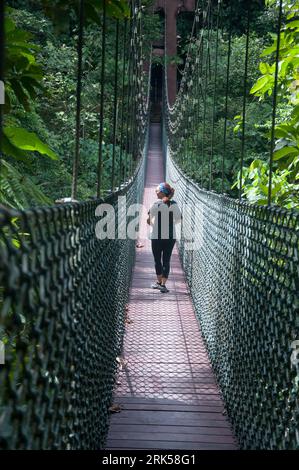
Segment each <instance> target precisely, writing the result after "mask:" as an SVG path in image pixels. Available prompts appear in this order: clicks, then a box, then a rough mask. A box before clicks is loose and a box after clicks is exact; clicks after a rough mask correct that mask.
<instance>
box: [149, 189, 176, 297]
mask: <svg viewBox="0 0 299 470" xmlns="http://www.w3.org/2000/svg"><path fill="white" fill-rule="evenodd" d="M156 194H157V198H158V200H157V201H156V202H155V203H154V204H153V205H152V207H151V208H150V210H149V212H148V215H149V217H148V219H147V223H148V224H149V225H151V226H152V233H151V237H150V238H151V242H152V252H153V255H154V260H155V270H156V275H157V281H156V282H155V283H153V284H152V288H153V289H159V290H160V292H162V293H166V292H169V291H168V289H167V287H166V282H167V279H168V276H169V270H170V258H171V254H172V250H173V247H174V245H175V242H176V230H175V225H176V224H177V223H179V222H180V221H181V218H182V216H181V212H180V209H179V208H178V205H177V203H176V202H175V201H173V200H172V197H173V195H174V189H173V188H172V187H171V186H170V185H169V184H168V183H165V182H164V183H160V184H159V185H158V186H157V188H156Z"/></svg>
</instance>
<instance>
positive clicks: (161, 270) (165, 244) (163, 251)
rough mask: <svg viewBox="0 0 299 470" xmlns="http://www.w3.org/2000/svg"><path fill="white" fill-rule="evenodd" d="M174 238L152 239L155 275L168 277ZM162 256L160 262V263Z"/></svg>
mask: <svg viewBox="0 0 299 470" xmlns="http://www.w3.org/2000/svg"><path fill="white" fill-rule="evenodd" d="M174 244H175V240H169V239H167V240H166V239H165V240H152V251H153V255H154V259H155V269H156V274H157V276H161V275H162V276H163V277H165V278H168V275H169V270H170V258H171V253H172V250H173V247H174ZM161 256H162V263H161Z"/></svg>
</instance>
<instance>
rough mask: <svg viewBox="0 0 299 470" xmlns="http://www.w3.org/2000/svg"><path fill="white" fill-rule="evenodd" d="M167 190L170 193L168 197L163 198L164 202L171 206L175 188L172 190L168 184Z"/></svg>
mask: <svg viewBox="0 0 299 470" xmlns="http://www.w3.org/2000/svg"><path fill="white" fill-rule="evenodd" d="M166 184H167V183H166ZM167 189H168V191H169V194H167V196H164V197H163V198H162V201H163V202H164V203H165V204H169V203H170V199H171V198H172V197H173V195H174V188H172V187H171V186H169V185H168V184H167Z"/></svg>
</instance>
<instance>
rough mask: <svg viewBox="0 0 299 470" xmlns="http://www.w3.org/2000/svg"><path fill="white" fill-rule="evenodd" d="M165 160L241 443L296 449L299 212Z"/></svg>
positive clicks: (194, 290)
mask: <svg viewBox="0 0 299 470" xmlns="http://www.w3.org/2000/svg"><path fill="white" fill-rule="evenodd" d="M166 167H167V181H169V182H170V184H172V185H173V186H174V187H175V188H176V200H177V202H178V203H179V205H180V206H181V207H182V213H183V227H182V231H183V235H182V238H181V241H180V244H179V248H180V255H181V259H182V262H183V265H184V268H185V272H186V277H187V280H188V283H189V286H190V290H191V294H192V298H193V302H194V306H195V309H196V313H197V316H198V319H199V322H200V325H201V329H202V333H203V336H204V338H205V341H206V344H207V347H208V351H209V355H210V358H211V361H212V364H213V367H214V370H215V372H216V376H217V379H218V382H219V385H220V388H221V391H222V393H223V397H224V400H225V404H226V408H227V412H228V415H229V417H230V419H231V421H232V424H233V426H234V430H235V432H236V435H237V437H238V438H239V442H240V445H241V447H242V448H247V449H297V448H299V429H298V423H299V419H298V418H299V406H298V399H299V386H298V382H299V367H298V363H299V361H298V354H297V355H296V347H297V351H298V348H299V341H298V340H299V313H298V305H299V302H298V292H299V272H298V270H299V268H298V252H299V250H298V248H299V247H298V241H299V232H298V228H299V212H292V211H287V210H284V209H279V208H276V207H271V208H267V207H265V206H257V205H249V204H247V203H244V202H238V201H236V200H233V199H231V198H229V197H227V196H225V195H220V194H216V193H214V192H208V191H204V190H201V189H200V188H199V187H198V186H197V185H196V184H195V183H194V182H192V181H191V180H189V179H187V178H186V177H185V176H184V175H183V173H182V172H181V171H180V170H179V168H178V167H177V166H176V164H175V163H174V162H173V160H172V159H171V157H170V156H169V155H168V157H167V165H166ZM188 206H189V208H190V207H191V208H192V210H191V211H190V210H188ZM196 209H197V216H196V212H195V210H196ZM194 233H196V234H197V236H198V246H196V247H195V248H194V249H188V248H190V246H189V244H190V240H192V238H193V234H194Z"/></svg>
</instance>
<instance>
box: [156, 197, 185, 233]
mask: <svg viewBox="0 0 299 470" xmlns="http://www.w3.org/2000/svg"><path fill="white" fill-rule="evenodd" d="M148 214H149V216H150V218H151V219H154V223H153V229H152V233H151V237H150V238H151V239H152V240H153V239H155V240H156V239H158V240H168V239H170V240H174V239H175V238H176V231H175V224H176V223H178V222H180V220H181V218H182V216H181V211H180V209H179V207H178V205H177V203H176V202H175V201H169V202H168V203H165V202H163V201H162V200H161V199H159V200H158V201H156V202H155V203H154V204H153V205H152V207H151V208H150V210H149V211H148Z"/></svg>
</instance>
